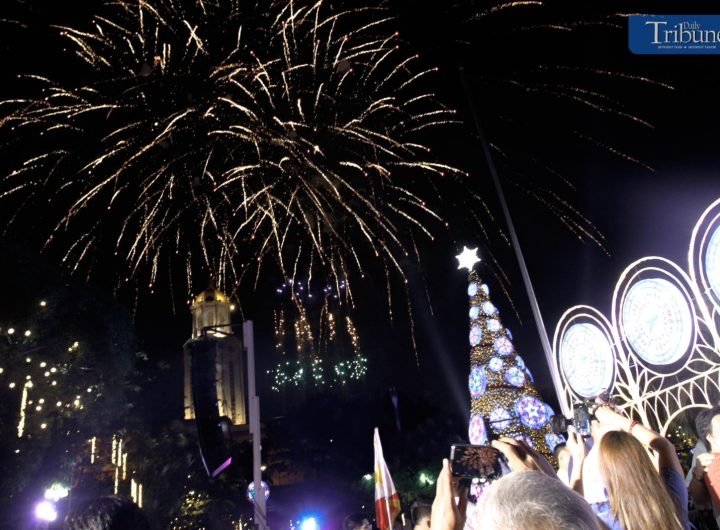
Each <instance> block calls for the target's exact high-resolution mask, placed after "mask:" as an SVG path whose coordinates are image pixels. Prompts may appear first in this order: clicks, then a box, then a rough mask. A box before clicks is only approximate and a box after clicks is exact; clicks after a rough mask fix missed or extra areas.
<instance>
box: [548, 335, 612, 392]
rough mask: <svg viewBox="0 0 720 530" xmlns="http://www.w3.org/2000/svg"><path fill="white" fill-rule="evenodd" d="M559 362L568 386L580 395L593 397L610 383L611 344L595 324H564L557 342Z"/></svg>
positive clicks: (608, 386)
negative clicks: (565, 329)
mask: <svg viewBox="0 0 720 530" xmlns="http://www.w3.org/2000/svg"><path fill="white" fill-rule="evenodd" d="M559 363H560V370H561V371H562V373H563V375H564V376H565V379H566V380H567V382H568V385H570V388H572V390H573V392H575V393H577V394H578V395H580V396H582V397H584V398H588V399H589V398H594V397H596V396H597V395H598V394H600V393H601V392H602V391H603V390H606V389H608V388H610V385H611V384H612V378H613V364H614V362H613V352H612V346H611V345H610V341H609V340H608V338H607V336H606V335H605V333H603V331H602V329H600V328H599V327H598V326H596V325H595V324H590V323H586V322H584V323H579V324H573V325H572V326H570V327H569V328H568V330H567V331H566V332H565V333H564V334H563V337H562V340H561V342H560V352H559Z"/></svg>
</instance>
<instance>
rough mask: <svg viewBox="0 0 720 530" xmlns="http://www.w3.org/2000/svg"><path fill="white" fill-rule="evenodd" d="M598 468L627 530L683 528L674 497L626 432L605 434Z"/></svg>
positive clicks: (643, 452) (615, 511) (641, 448)
mask: <svg viewBox="0 0 720 530" xmlns="http://www.w3.org/2000/svg"><path fill="white" fill-rule="evenodd" d="M599 468H600V475H601V477H602V479H603V482H604V483H605V487H606V488H607V492H608V499H609V501H610V508H611V509H612V512H613V514H614V515H615V516H616V517H617V518H618V519H619V520H620V523H621V525H622V527H623V529H624V530H642V529H646V528H668V529H670V528H678V529H679V528H682V526H681V524H680V520H679V518H678V511H677V507H676V505H675V503H674V502H673V500H672V497H670V495H669V493H668V491H667V489H666V487H665V484H664V483H663V481H662V479H661V478H660V475H659V474H658V472H657V470H656V469H655V466H654V465H653V463H652V462H651V461H650V457H649V456H648V453H647V450H646V449H645V447H643V445H642V444H641V443H640V442H639V441H637V440H636V439H635V437H633V436H632V435H630V434H628V433H626V432H623V431H610V432H607V433H605V435H604V436H603V437H602V440H600V453H599Z"/></svg>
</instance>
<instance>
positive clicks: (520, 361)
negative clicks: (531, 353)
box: [515, 355, 525, 370]
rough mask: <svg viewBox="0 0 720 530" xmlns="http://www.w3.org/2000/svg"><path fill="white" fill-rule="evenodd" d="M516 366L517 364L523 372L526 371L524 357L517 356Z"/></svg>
mask: <svg viewBox="0 0 720 530" xmlns="http://www.w3.org/2000/svg"><path fill="white" fill-rule="evenodd" d="M515 364H517V365H518V367H519V368H520V369H521V370H524V369H525V361H523V359H522V357H520V356H519V355H516V356H515Z"/></svg>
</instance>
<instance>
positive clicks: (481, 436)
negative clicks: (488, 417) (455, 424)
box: [468, 414, 487, 445]
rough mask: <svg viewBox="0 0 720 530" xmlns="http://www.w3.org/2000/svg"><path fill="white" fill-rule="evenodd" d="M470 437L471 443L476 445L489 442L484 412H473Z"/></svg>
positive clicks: (469, 431)
mask: <svg viewBox="0 0 720 530" xmlns="http://www.w3.org/2000/svg"><path fill="white" fill-rule="evenodd" d="M468 438H470V443H471V444H475V445H483V444H486V443H487V431H486V429H485V418H483V415H482V414H473V415H472V416H470V426H469V427H468Z"/></svg>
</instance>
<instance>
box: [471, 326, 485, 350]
mask: <svg viewBox="0 0 720 530" xmlns="http://www.w3.org/2000/svg"><path fill="white" fill-rule="evenodd" d="M482 335H483V333H482V327H481V326H480V325H479V324H473V325H472V327H471V328H470V335H469V336H468V340H469V341H470V346H477V345H478V344H480V341H481V340H482Z"/></svg>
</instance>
